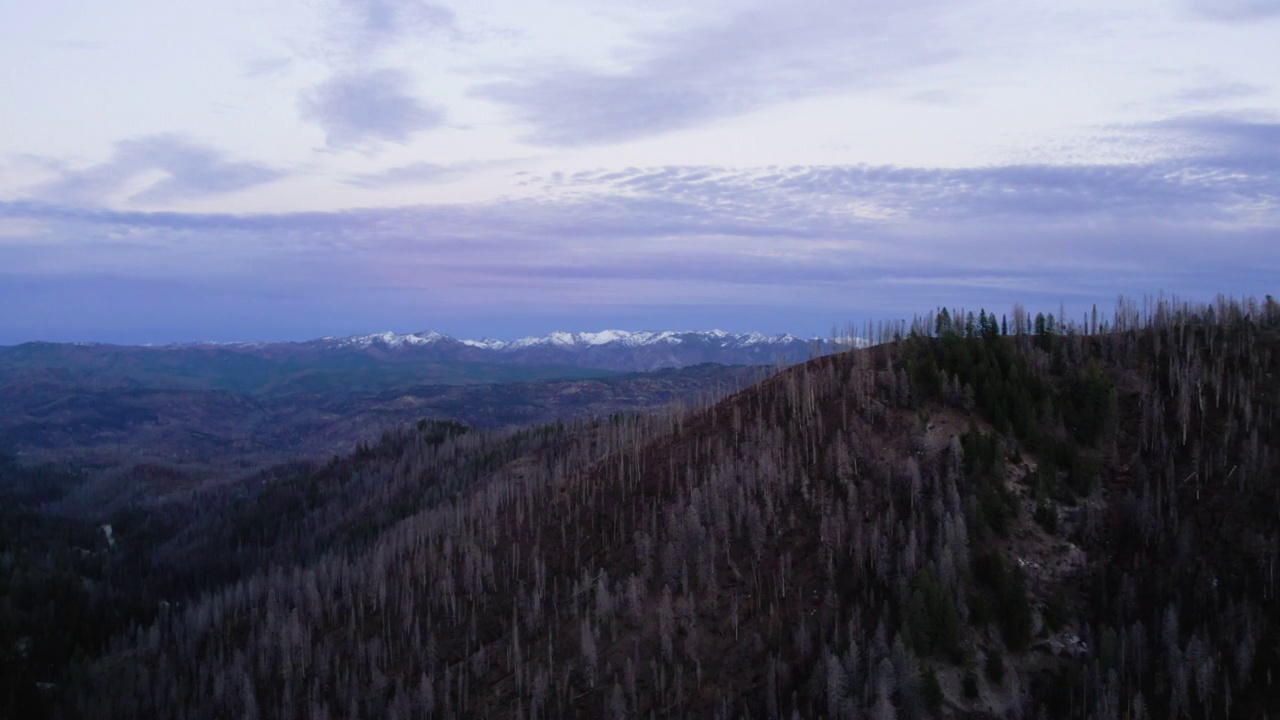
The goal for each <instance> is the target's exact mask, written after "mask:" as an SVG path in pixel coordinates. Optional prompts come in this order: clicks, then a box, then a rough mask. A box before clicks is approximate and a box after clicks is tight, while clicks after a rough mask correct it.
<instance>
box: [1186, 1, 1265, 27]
mask: <svg viewBox="0 0 1280 720" xmlns="http://www.w3.org/2000/svg"><path fill="white" fill-rule="evenodd" d="M1187 4H1188V6H1189V7H1190V8H1191V10H1192V11H1193V12H1195V13H1196V14H1197V15H1199V16H1201V17H1204V18H1208V19H1210V20H1219V21H1222V22H1254V21H1257V20H1265V19H1269V18H1275V17H1280V2H1277V0H1187Z"/></svg>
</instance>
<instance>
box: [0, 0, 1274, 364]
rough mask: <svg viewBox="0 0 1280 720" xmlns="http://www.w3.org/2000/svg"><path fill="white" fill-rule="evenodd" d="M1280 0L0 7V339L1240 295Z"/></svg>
mask: <svg viewBox="0 0 1280 720" xmlns="http://www.w3.org/2000/svg"><path fill="white" fill-rule="evenodd" d="M1277 38H1280V0H1166V1H1160V2H1156V1H1152V0H1132V1H1130V2H1124V3H1116V2H1112V1H1108V2H1101V1H1097V0H1080V1H1079V2H1072V3H1052V4H1051V3H1038V2H1025V1H1024V0H972V1H965V2H952V1H949V0H863V1H861V2H829V1H825V0H789V1H787V2H769V1H762V2H750V1H743V0H737V1H735V2H714V1H713V2H692V1H690V0H681V1H680V2H674V1H669V0H651V1H649V2H645V3H623V2H597V1H595V0H556V1H555V2H549V1H547V0H521V1H520V2H514V1H510V0H472V1H471V2H467V3H449V2H421V1H419V0H278V1H276V2H270V3H262V2H251V1H249V0H219V1H218V2H211V1H207V0H191V1H189V2H182V3H174V2H161V1H160V0H118V1H117V2H112V3H83V2H74V1H72V0H45V1H44V2H39V3H31V2H19V1H18V0H0V344H14V343H19V342H24V341H29V340H37V339H39V340H54V341H102V342H121V343H150V342H174V341H197V340H224V341H230V340H284V339H295V340H297V339H307V338H311V337H319V336H328V335H345V334H357V333H367V332H374V331H381V330H387V329H390V330H395V331H398V332H412V331H420V330H426V329H434V330H437V331H440V332H446V333H449V334H452V335H455V336H459V337H485V336H487V337H499V338H514V337H520V336H525V335H536V334H544V333H546V332H549V331H552V330H573V331H580V330H599V329H602V328H622V329H630V330H643V329H709V328H713V327H715V328H722V329H725V330H730V331H748V330H756V331H762V332H784V331H785V332H792V333H798V334H804V333H811V334H826V333H829V332H830V330H831V328H833V327H835V326H844V325H845V324H846V323H860V322H861V321H863V320H866V319H881V318H896V317H909V316H910V315H912V314H913V313H924V312H926V311H928V310H930V309H931V308H934V307H937V306H939V305H944V304H945V305H949V306H957V305H963V306H967V307H971V308H972V307H979V306H985V307H988V308H997V309H1002V310H1003V309H1007V308H1008V307H1010V306H1011V305H1012V304H1013V303H1014V302H1021V303H1023V304H1024V305H1027V306H1029V307H1032V308H1035V307H1043V308H1045V309H1055V308H1058V307H1059V306H1060V305H1065V306H1067V307H1068V308H1072V309H1083V308H1085V307H1088V306H1089V305H1090V304H1093V303H1097V304H1099V305H1100V307H1102V308H1104V309H1109V308H1111V307H1112V306H1113V305H1114V302H1115V298H1116V297H1117V295H1119V294H1125V295H1130V296H1139V297H1140V296H1142V295H1144V294H1155V293H1159V292H1165V293H1169V294H1176V295H1178V296H1181V297H1184V298H1188V299H1193V300H1207V299H1210V298H1212V297H1214V296H1215V295H1216V294H1218V293H1223V294H1228V295H1237V296H1239V295H1258V296H1261V295H1264V294H1267V293H1272V292H1276V290H1277V289H1278V288H1277V285H1280V283H1278V282H1277V279H1278V278H1280V42H1277V40H1276V39H1277Z"/></svg>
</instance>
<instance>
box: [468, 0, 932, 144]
mask: <svg viewBox="0 0 1280 720" xmlns="http://www.w3.org/2000/svg"><path fill="white" fill-rule="evenodd" d="M933 4H935V3H932V2H928V3H924V6H929V5H933ZM922 9H925V8H922V7H921V6H919V5H917V6H916V7H913V8H911V9H909V10H908V9H904V8H903V6H902V5H901V4H899V3H894V2H887V1H885V0H875V2H872V3H870V4H866V3H864V4H863V5H861V6H859V8H858V9H857V10H856V11H854V10H852V9H851V8H849V7H848V5H847V4H844V3H839V2H831V1H829V0H802V1H801V2H798V3H788V4H778V5H771V6H755V7H752V8H749V9H746V10H741V11H739V12H737V13H736V14H734V15H732V16H730V17H728V18H726V19H723V20H719V21H716V22H710V23H708V24H706V25H704V26H702V27H698V28H695V29H692V30H679V31H674V32H670V33H663V34H653V35H648V36H644V37H639V38H637V41H638V44H639V48H638V49H634V50H632V51H629V52H628V53H627V55H626V56H625V57H620V58H619V61H620V62H622V63H623V64H624V65H625V66H626V67H625V69H623V70H618V71H603V70H598V69H594V68H590V67H585V66H581V65H574V64H568V63H551V64H543V65H540V66H534V67H529V68H525V69H519V70H516V71H514V72H513V73H512V76H511V77H510V78H509V79H506V80H503V81H500V82H494V83H489V84H485V85H483V86H480V87H478V88H476V89H475V90H474V94H475V95H477V96H479V97H483V98H486V99H490V100H494V101H497V102H499V103H502V104H505V105H507V106H509V107H510V108H511V109H512V111H513V112H514V114H515V116H516V118H517V119H518V120H519V121H521V122H523V123H526V124H527V125H528V126H529V128H530V132H529V137H528V139H529V140H530V141H532V142H535V143H539V144H543V145H554V146H575V145H593V144H600V143H608V142H615V141H621V140H629V139H633V138H639V137H644V136H648V135H655V134H659V133H664V132H668V131H671V130H677V129H682V128H687V127H690V126H692V125H694V124H697V123H699V122H702V121H706V120H713V119H717V118H722V117H729V116H733V115H738V114H741V113H745V112H750V111H753V110H756V109H759V108H761V107H765V106H767V105H770V104H773V103H777V102H782V101H786V100H795V99H797V98H802V97H808V96H812V95H815V94H819V93H822V92H826V91H831V90H834V89H840V88H850V87H859V86H862V87H869V86H874V85H877V84H879V83H883V82H885V81H886V79H887V78H889V77H891V76H895V75H897V74H898V73H901V72H903V71H905V70H910V69H914V68H918V67H920V66H923V65H928V64H931V63H935V62H938V61H940V60H943V59H946V58H951V57H954V56H955V54H956V53H957V52H958V48H957V47H956V46H954V45H951V44H950V43H949V42H948V41H947V40H946V39H944V38H942V37H939V36H938V35H936V34H931V33H930V32H929V24H928V22H927V13H922V12H921V10H922Z"/></svg>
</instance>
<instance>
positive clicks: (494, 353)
mask: <svg viewBox="0 0 1280 720" xmlns="http://www.w3.org/2000/svg"><path fill="white" fill-rule="evenodd" d="M842 345H843V343H839V344H838V343H833V342H832V341H831V340H830V339H824V338H818V337H814V338H802V337H798V336H796V335H792V334H789V333H782V334H776V335H765V334H763V333H758V332H747V333H730V332H725V331H724V330H701V331H676V330H662V331H638V332H637V331H627V330H602V331H599V332H576V333H574V332H564V331H560V332H553V333H550V334H548V335H543V336H536V337H524V338H520V339H518V340H497V339H491V338H482V339H479V340H472V339H465V338H455V337H453V336H450V335H445V334H443V333H439V332H435V331H432V330H426V331H422V332H417V333H408V334H399V333H395V332H392V331H386V332H381V333H373V334H369V335H351V336H347V337H324V338H319V339H316V340H308V341H303V342H266V343H263V342H256V343H192V344H183V345H176V346H162V347H161V348H160V349H164V347H180V348H190V347H216V348H219V349H225V350H232V351H238V352H247V353H250V354H255V355H270V356H281V355H294V354H308V353H317V352H318V353H324V352H353V351H354V352H361V353H368V354H373V355H378V356H380V357H382V358H383V359H385V360H391V361H413V360H429V361H434V362H441V361H452V362H459V361H461V362H487V363H499V364H522V365H525V364H540V365H564V366H569V367H575V368H590V369H596V370H611V371H615V372H643V371H649V370H658V369H662V368H682V367H688V366H690V365H699V364H702V363H708V362H710V363H718V364H721V365H770V364H788V365H789V364H793V363H797V362H803V361H805V360H809V359H811V358H813V357H815V356H817V355H826V354H829V353H831V352H833V351H835V350H837V349H841V346H842Z"/></svg>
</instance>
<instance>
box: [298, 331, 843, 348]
mask: <svg viewBox="0 0 1280 720" xmlns="http://www.w3.org/2000/svg"><path fill="white" fill-rule="evenodd" d="M313 342H317V343H328V344H333V345H336V346H338V347H371V346H374V345H385V346H386V347H400V346H421V345H431V344H434V343H448V342H456V343H461V344H463V345H466V346H468V347H474V348H483V349H485V350H504V351H508V352H510V351H515V350H522V349H524V348H531V347H562V348H584V347H599V346H601V345H617V346H619V347H643V346H645V345H662V344H665V345H679V344H682V343H685V342H701V343H707V344H712V345H718V346H719V347H725V348H742V347H751V346H755V345H774V346H777V345H792V344H795V343H798V342H799V343H810V342H827V341H825V340H822V339H821V338H813V339H812V340H804V339H802V338H798V337H796V336H795V335H791V334H782V335H762V334H760V333H757V332H751V333H741V334H734V333H727V332H725V331H723V330H704V331H686V332H680V331H673V330H664V331H662V332H630V331H627V330H601V331H600V332H581V333H570V332H563V331H560V332H553V333H551V334H550V335H543V336H541V337H525V338H520V339H519V340H494V339H490V338H484V339H482V340H465V339H459V338H453V337H450V336H448V335H444V334H441V333H438V332H435V331H433V330H428V331H425V332H420V333H413V334H409V335H399V334H397V333H394V332H391V331H387V332H381V333H375V334H373V335H352V336H350V337H343V338H334V337H326V338H321V339H319V340H316V341H313Z"/></svg>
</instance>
